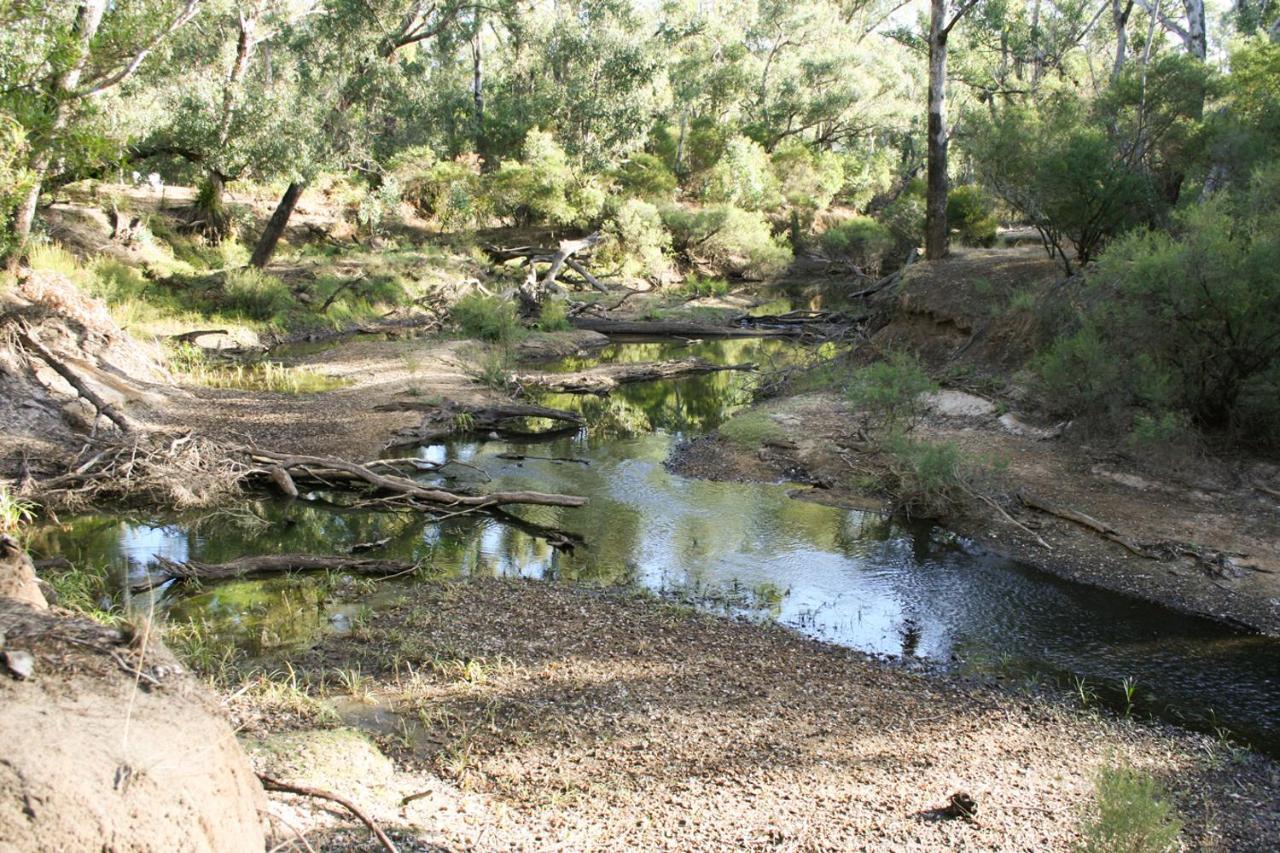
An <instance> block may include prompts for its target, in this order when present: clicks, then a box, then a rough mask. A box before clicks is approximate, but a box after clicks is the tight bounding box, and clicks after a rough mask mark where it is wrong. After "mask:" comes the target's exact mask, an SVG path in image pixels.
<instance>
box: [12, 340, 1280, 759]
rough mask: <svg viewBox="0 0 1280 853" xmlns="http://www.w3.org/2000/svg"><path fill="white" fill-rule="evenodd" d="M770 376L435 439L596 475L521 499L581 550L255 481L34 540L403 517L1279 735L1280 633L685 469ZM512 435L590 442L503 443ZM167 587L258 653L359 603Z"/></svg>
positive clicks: (426, 450) (448, 538)
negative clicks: (488, 433)
mask: <svg viewBox="0 0 1280 853" xmlns="http://www.w3.org/2000/svg"><path fill="white" fill-rule="evenodd" d="M799 354H800V351H799V350H798V349H797V348H796V347H795V345H792V344H788V343H786V342H782V341H776V340H749V339H747V340H729V341H715V342H705V343H696V344H693V345H690V346H684V345H679V344H672V343H625V344H615V345H613V346H611V347H610V348H609V349H607V350H606V351H605V352H603V353H601V354H599V355H598V356H593V357H592V358H589V359H566V360H565V361H564V362H561V363H560V364H558V365H555V366H554V368H555V369H563V370H572V369H578V368H581V367H585V366H589V364H593V363H598V362H600V361H628V360H630V361H649V360H657V359H663V358H675V357H681V356H686V355H699V356H702V357H704V358H708V359H714V360H717V361H724V362H742V361H755V362H759V363H762V364H770V363H779V362H781V361H785V360H788V359H794V358H797V357H799ZM753 381H754V379H753V377H752V376H751V375H750V374H745V373H719V374H712V375H708V376H701V377H691V378H688V379H684V380H677V381H664V382H656V383H649V384H645V385H633V386H628V387H625V388H623V389H621V390H620V391H619V392H618V393H615V394H614V395H613V396H611V397H607V398H598V397H573V396H568V395H547V396H545V397H544V398H542V400H541V402H544V403H546V404H548V405H552V406H559V407H563V408H574V409H576V410H579V411H581V412H582V413H583V414H584V415H585V416H586V417H587V419H588V423H589V426H588V428H587V429H586V430H584V431H583V432H582V433H580V434H579V435H577V436H574V437H570V438H562V439H559V440H557V441H554V442H549V443H539V444H533V445H515V444H510V443H507V442H503V441H496V440H493V441H474V440H467V441H456V442H449V443H446V444H440V445H434V446H430V447H423V448H420V449H419V451H418V453H419V454H420V455H421V456H422V457H423V458H426V459H431V460H433V461H445V460H450V459H453V460H459V461H464V462H467V463H469V464H470V465H474V466H476V467H478V468H479V469H481V470H482V471H484V472H485V474H486V475H487V476H488V477H489V478H491V482H484V477H483V476H482V475H480V474H479V473H477V472H475V471H472V470H470V469H468V468H463V467H458V468H457V469H456V473H457V475H458V477H459V480H455V481H453V482H454V484H455V485H457V484H458V483H459V482H467V481H468V480H470V481H473V482H474V483H475V484H476V485H482V487H483V488H486V489H506V488H536V489H538V490H540V491H553V492H565V493H570V494H581V495H586V496H588V497H589V498H590V503H589V504H588V505H587V506H586V507H583V508H579V509H557V508H551V507H528V508H522V509H520V510H519V514H520V515H521V516H522V517H523V518H525V519H526V520H528V521H533V522H537V523H540V524H550V525H556V526H559V527H563V528H567V529H569V530H572V531H574V532H577V533H579V534H581V535H582V536H584V537H585V538H586V541H587V546H586V547H585V548H580V549H578V550H576V551H575V552H574V553H572V554H567V553H561V552H558V551H555V550H554V549H552V548H551V547H549V546H548V545H547V544H546V542H545V541H543V540H540V539H537V538H535V537H533V536H530V535H529V534H527V533H524V532H522V531H521V530H518V529H516V528H514V527H511V526H509V525H505V524H502V523H500V522H497V521H494V520H492V519H488V518H480V517H463V518H456V519H451V520H448V521H445V522H443V523H438V524H437V523H424V521H423V520H422V519H421V518H419V517H416V516H408V515H393V514H382V513H370V512H363V511H362V512H350V511H345V512H344V511H335V510H333V509H330V508H325V507H323V506H320V505H316V504H310V503H308V502H306V501H295V502H293V503H283V502H274V501H251V502H246V504H245V505H244V507H242V509H241V510H240V511H239V512H236V513H234V514H229V515H228V514H222V515H216V516H208V517H204V518H196V517H178V518H146V519H133V520H128V519H123V518H116V517H106V516H92V517H82V518H76V519H72V520H70V521H68V522H67V523H66V524H65V525H64V526H63V527H62V528H58V529H48V530H45V531H44V532H43V533H42V534H41V535H40V536H39V537H38V538H37V540H36V542H35V543H34V545H35V548H36V549H37V550H38V551H41V552H42V554H41V555H42V556H47V555H51V554H55V553H57V554H63V555H66V556H67V557H69V558H70V559H71V560H72V561H73V562H74V563H76V564H77V565H87V566H96V567H99V568H100V569H101V570H102V571H104V572H111V573H112V574H113V576H119V574H120V573H122V572H128V571H134V572H137V571H141V570H142V569H143V568H144V567H145V565H146V564H147V563H148V562H149V561H150V560H151V559H152V557H153V556H155V555H161V556H166V557H169V558H171V559H175V560H182V559H199V560H203V561H207V562H217V561H221V560H227V559H231V558H233V557H238V556H242V555H245V554H262V553H287V552H312V553H334V552H340V551H341V550H342V549H344V548H347V547H349V546H351V545H353V544H355V543H360V542H370V541H374V540H378V539H382V538H387V537H389V538H390V540H391V541H390V542H389V543H388V544H387V545H386V546H385V547H384V548H382V549H380V550H379V551H377V552H374V553H375V555H376V556H386V557H393V558H412V559H417V560H423V561H424V562H425V563H426V564H427V565H428V566H430V568H431V570H432V571H433V572H434V573H436V574H439V575H443V576H505V577H515V576H521V577H532V578H540V579H547V580H553V581H559V582H565V583H578V584H589V585H593V586H619V585H638V586H642V587H645V588H648V589H651V590H654V591H656V592H660V593H662V594H664V595H668V596H672V597H675V598H678V599H681V600H685V601H689V602H691V603H694V604H696V605H698V606H701V607H705V608H708V609H712V610H716V611H719V612H725V613H730V614H735V615H741V616H745V617H749V618H760V619H775V620H778V621H780V622H782V623H783V624H786V625H789V626H792V627H794V628H795V629H796V630H798V631H800V632H802V633H804V634H807V635H810V636H813V637H817V638H820V639H823V640H826V641H829V642H833V643H838V644H841V645H846V646H851V647H853V648H857V649H861V650H864V651H867V652H870V653H875V654H880V655H893V656H901V657H903V658H906V659H910V660H919V661H922V662H925V663H931V664H933V665H938V666H945V667H953V668H957V669H959V670H961V671H964V672H969V673H974V674H980V675H984V676H990V677H994V678H998V679H1002V680H1005V681H1007V682H1009V683H1014V684H1017V683H1019V682H1022V681H1034V682H1038V683H1040V684H1048V685H1057V686H1058V687H1059V688H1060V689H1062V690H1068V691H1071V692H1076V691H1077V690H1083V691H1084V692H1085V693H1087V694H1090V695H1093V696H1096V697H1097V700H1098V701H1103V702H1107V703H1108V704H1112V705H1115V704H1116V703H1119V704H1120V706H1121V707H1122V706H1123V704H1124V699H1123V697H1124V693H1123V687H1122V686H1123V685H1124V684H1129V685H1131V686H1132V696H1131V699H1132V702H1133V704H1134V706H1135V707H1134V710H1135V712H1136V713H1140V714H1154V715H1158V716H1160V717H1162V718H1165V719H1170V720H1174V721H1181V722H1184V723H1186V724H1188V725H1191V726H1194V727H1197V728H1207V729H1209V730H1214V729H1217V728H1222V729H1224V730H1226V731H1229V732H1230V733H1232V735H1233V736H1235V737H1237V738H1240V739H1243V740H1247V741H1249V742H1251V743H1253V744H1255V745H1257V746H1259V747H1261V748H1264V749H1267V750H1268V751H1270V752H1272V753H1276V752H1280V641H1276V640H1270V639H1266V638H1261V637H1254V636H1249V635H1245V634H1241V633H1238V632H1234V631H1232V630H1230V629H1227V628H1224V627H1222V626H1219V625H1216V624H1214V623H1211V622H1209V621H1206V620H1202V619H1197V618H1193V617H1188V616H1183V615H1180V614H1177V613H1174V612H1172V611H1170V610H1167V609H1165V608H1162V607H1158V606H1155V605H1151V604H1147V603H1143V602H1140V601H1137V600H1134V599H1130V598H1127V597H1124V596H1119V595H1116V594H1112V593H1106V592H1102V591H1098V590H1093V589H1089V588H1085V587H1080V586H1076V585H1072V584H1069V583H1065V582H1062V581H1059V580H1057V579H1054V578H1052V577H1049V576H1046V575H1043V574H1041V573H1039V572H1036V571H1033V570H1030V569H1027V568H1025V567H1022V566H1019V565H1017V564H1015V563H1011V562H1009V561H1007V560H1002V559H998V558H995V557H991V556H988V555H984V554H983V553H982V552H981V549H980V548H978V547H975V546H974V545H973V544H972V543H967V542H964V541H961V540H959V539H958V538H957V537H955V536H953V535H951V534H948V533H947V532H946V531H944V530H941V529H939V528H935V527H929V526H903V525H901V524H898V523H895V522H892V521H889V520H887V519H885V518H883V517H881V516H878V515H875V514H870V513H863V512H858V511H851V510H845V509H837V508H832V507H827V506H822V505H819V504H815V503H810V502H807V501H803V500H795V499H793V498H791V497H789V496H788V491H789V487H788V486H786V485H782V484H778V485H759V484H740V483H712V482H705V481H700V480H687V479H684V478H681V477H678V476H675V475H673V474H671V473H670V472H668V471H667V470H666V469H665V468H664V466H663V462H664V460H665V459H666V458H667V456H668V453H669V452H670V450H671V447H672V444H673V442H674V441H676V440H678V439H679V438H680V437H684V436H693V435H698V434H701V433H704V432H706V431H708V430H711V429H714V428H715V427H716V426H718V425H719V424H720V423H721V422H723V420H724V419H725V418H726V417H727V416H728V415H729V414H731V413H732V412H733V410H734V409H736V408H737V407H739V406H741V405H743V404H744V403H746V402H747V401H748V399H749V397H750V392H751V387H752V382H753ZM503 453H517V454H528V455H539V456H561V457H575V458H579V459H583V460H587V461H588V462H589V463H590V464H589V465H580V464H571V463H563V462H550V461H542V460H533V459H529V460H525V461H523V462H517V461H512V460H503V459H499V458H498V455H499V454H503ZM450 473H452V472H450ZM404 582H405V583H411V582H412V581H404ZM393 583H394V582H393ZM162 605H164V606H166V607H167V610H168V613H169V616H170V618H172V619H192V618H199V619H204V620H206V621H208V622H210V623H211V624H212V625H213V626H214V627H215V629H216V630H217V631H220V632H222V633H223V634H226V635H230V636H232V637H234V638H235V639H236V640H237V642H239V643H240V644H242V645H243V646H245V647H246V648H247V649H248V650H249V651H250V652H251V653H255V654H265V653H270V652H272V651H275V650H282V649H289V648H296V647H298V646H301V645H306V644H307V643H310V642H314V641H315V639H316V638H317V637H318V636H320V635H322V634H324V633H325V632H328V631H332V630H341V629H342V628H343V627H344V625H346V624H347V623H348V622H349V621H350V620H351V619H352V618H354V615H353V613H352V612H351V608H350V607H347V608H337V609H335V607H334V606H333V605H332V604H329V603H326V601H325V599H324V592H323V589H322V586H321V584H319V583H318V582H317V580H316V579H315V578H305V577H299V578H276V579H271V580H264V581H239V582H232V583H225V584H221V585H217V586H210V587H209V588H208V589H206V590H205V591H203V592H200V593H199V594H196V595H191V596H187V597H185V598H182V599H179V600H177V601H174V602H172V603H166V602H163V601H162ZM375 606H376V605H375Z"/></svg>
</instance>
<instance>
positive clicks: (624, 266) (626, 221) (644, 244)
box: [598, 198, 671, 279]
mask: <svg viewBox="0 0 1280 853" xmlns="http://www.w3.org/2000/svg"><path fill="white" fill-rule="evenodd" d="M601 232H602V234H603V236H604V238H605V239H604V243H603V245H602V246H601V248H600V250H599V253H598V254H599V258H600V261H601V262H602V263H603V264H604V265H605V267H607V268H611V269H617V271H618V272H619V274H621V275H622V276H623V277H624V278H647V279H658V278H660V277H661V276H662V275H663V273H665V272H666V271H667V270H668V269H669V268H670V266H671V258H670V254H669V253H670V250H671V235H670V234H668V233H667V230H666V229H665V228H664V227H663V225H662V215H661V214H660V213H659V212H658V208H656V207H654V206H653V205H652V204H650V203H649V202H647V201H641V200H640V199H634V198H633V199H627V200H626V201H624V202H622V204H621V205H619V206H618V208H617V210H615V211H614V212H613V213H612V214H611V215H610V216H609V217H608V218H607V219H606V220H605V223H604V227H603V228H602V229H601Z"/></svg>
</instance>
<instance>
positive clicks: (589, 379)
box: [511, 358, 755, 394]
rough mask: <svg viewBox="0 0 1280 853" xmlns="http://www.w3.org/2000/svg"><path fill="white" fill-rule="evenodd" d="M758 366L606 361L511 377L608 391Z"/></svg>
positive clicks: (565, 388)
mask: <svg viewBox="0 0 1280 853" xmlns="http://www.w3.org/2000/svg"><path fill="white" fill-rule="evenodd" d="M754 369H755V365H754V364H751V363H743V364H712V363H711V362H709V361H705V360H703V359H701V358H685V359H681V360H679V361H642V362H636V363H634V364H602V365H600V366H598V367H592V368H589V369H587V370H581V371H578V372H577V373H516V374H513V375H512V376H511V381H512V382H514V383H516V384H517V385H522V386H531V387H534V388H540V389H542V390H546V391H556V392H559V393H563V394H608V393H609V392H611V391H613V390H614V389H615V388H617V387H618V386H619V385H628V384H631V383H634V382H652V381H654V380H657V379H674V378H676V377H679V376H695V375H698V374H704V373H716V372H718V371H721V370H754Z"/></svg>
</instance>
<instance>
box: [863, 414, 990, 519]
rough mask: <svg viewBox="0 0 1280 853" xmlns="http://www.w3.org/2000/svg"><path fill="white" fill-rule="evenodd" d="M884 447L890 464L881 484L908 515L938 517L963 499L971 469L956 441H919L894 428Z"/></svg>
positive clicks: (887, 464) (953, 508)
mask: <svg viewBox="0 0 1280 853" xmlns="http://www.w3.org/2000/svg"><path fill="white" fill-rule="evenodd" d="M882 450H883V451H884V454H885V458H886V466H887V471H886V474H885V477H884V481H883V483H882V485H883V486H884V487H885V488H886V489H888V491H889V493H890V494H891V495H892V496H893V499H894V501H895V502H896V503H897V505H898V507H899V509H901V510H903V511H905V512H906V513H907V514H908V515H913V516H919V517H922V518H937V517H941V516H944V515H946V514H948V513H949V512H952V511H954V510H955V508H956V507H958V506H959V505H960V504H961V503H962V502H963V501H964V497H965V494H966V493H967V492H968V491H969V489H968V485H967V483H968V480H969V479H970V478H971V476H972V473H971V472H970V470H969V463H968V461H967V460H966V459H965V457H964V454H963V453H961V451H960V448H959V447H958V446H957V445H956V444H955V443H954V442H949V441H948V442H940V443H934V442H929V441H918V440H916V439H913V438H911V437H909V436H907V435H906V434H904V433H903V432H900V431H896V430H895V431H893V432H891V433H889V435H888V436H887V437H886V438H885V440H884V442H883V445H882Z"/></svg>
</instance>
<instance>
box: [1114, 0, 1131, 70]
mask: <svg viewBox="0 0 1280 853" xmlns="http://www.w3.org/2000/svg"><path fill="white" fill-rule="evenodd" d="M1132 11H1133V0H1128V2H1126V3H1123V4H1122V3H1121V0H1111V23H1112V25H1113V26H1114V27H1115V30H1116V58H1115V62H1114V63H1113V64H1112V66H1111V78H1112V79H1113V80H1114V79H1115V78H1116V77H1119V76H1120V72H1121V71H1123V70H1124V62H1125V59H1126V58H1127V55H1128V52H1129V34H1128V31H1127V30H1126V27H1127V26H1128V24H1129V14H1130V13H1131V12H1132Z"/></svg>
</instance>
